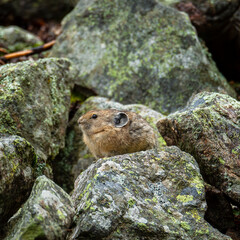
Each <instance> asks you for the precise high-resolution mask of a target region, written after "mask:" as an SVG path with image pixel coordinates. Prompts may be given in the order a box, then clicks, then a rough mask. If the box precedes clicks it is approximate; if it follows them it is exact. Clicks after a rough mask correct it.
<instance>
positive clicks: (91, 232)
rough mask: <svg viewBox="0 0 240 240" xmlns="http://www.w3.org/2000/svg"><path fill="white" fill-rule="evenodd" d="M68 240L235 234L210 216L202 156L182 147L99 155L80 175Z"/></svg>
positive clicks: (204, 237) (186, 239)
mask: <svg viewBox="0 0 240 240" xmlns="http://www.w3.org/2000/svg"><path fill="white" fill-rule="evenodd" d="M72 198H73V200H74V202H75V207H76V209H77V211H76V216H75V224H76V227H74V228H73V231H72V234H70V235H69V236H68V237H67V239H83V238H84V239H86V240H87V239H112V240H113V239H126V240H128V239H129V240H130V239H143V238H144V239H146V240H147V239H152V240H154V239H156V240H157V239H163V240H164V239H169V240H170V239H184V240H188V239H189V240H193V239H206V240H207V239H208V240H209V239H216V240H217V239H230V238H229V237H227V236H224V235H222V234H221V233H220V232H218V231H217V230H216V229H214V228H212V227H211V226H210V225H209V224H208V223H207V222H206V221H205V220H204V219H203V215H204V211H205V207H206V203H205V200H204V185H203V181H202V177H201V175H200V173H199V169H198V166H197V163H196V161H195V160H194V158H193V157H192V156H190V155H189V154H187V153H184V152H182V151H180V150H179V149H178V148H177V147H166V148H164V149H163V151H160V152H156V151H155V150H148V151H145V152H138V153H133V154H126V155H121V156H115V157H111V158H104V159H99V160H98V161H97V162H96V163H95V164H92V165H91V166H90V167H89V168H88V169H87V170H85V171H84V172H83V173H82V174H81V175H80V176H79V177H78V179H77V180H76V182H75V188H74V191H73V194H72Z"/></svg>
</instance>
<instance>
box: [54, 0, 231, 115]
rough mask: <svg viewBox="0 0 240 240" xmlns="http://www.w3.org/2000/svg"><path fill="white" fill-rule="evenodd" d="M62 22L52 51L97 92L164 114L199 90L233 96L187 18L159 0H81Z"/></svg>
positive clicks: (182, 103)
mask: <svg viewBox="0 0 240 240" xmlns="http://www.w3.org/2000/svg"><path fill="white" fill-rule="evenodd" d="M62 25H63V33H62V34H61V35H60V36H59V38H58V39H57V43H56V44H55V46H54V47H53V50H52V52H51V56H56V57H60V56H64V57H68V58H69V59H71V60H72V61H73V62H74V63H75V65H76V67H77V73H78V78H76V82H77V84H79V85H81V86H83V87H86V88H89V89H91V90H93V91H95V92H96V93H97V94H98V95H101V96H104V97H109V98H111V99H114V100H116V101H119V102H121V103H124V104H126V103H141V104H144V105H147V106H149V107H151V108H153V109H155V110H157V111H159V112H162V113H164V112H165V113H168V112H173V111H175V110H176V109H178V108H179V107H182V106H184V105H185V104H186V102H187V101H188V99H189V97H190V96H191V95H192V93H196V92H199V91H202V90H207V91H216V92H224V93H228V94H230V95H231V96H235V93H234V91H233V90H232V89H231V88H230V87H229V85H228V84H227V82H226V80H225V78H224V77H223V76H222V75H221V74H220V73H219V71H218V70H217V68H216V66H215V64H214V63H213V61H212V60H211V58H210V56H209V54H207V53H206V50H205V49H203V48H202V46H201V44H200V41H199V39H198V37H197V34H196V32H195V29H194V27H193V26H192V25H191V23H190V21H189V19H188V17H187V16H186V15H185V14H184V13H181V12H179V11H177V10H175V9H173V8H171V7H167V6H165V5H163V4H161V3H159V1H157V0H150V1H136V0H134V1H127V0H115V1H109V0H104V1H96V0H91V1H87V0H80V1H79V2H78V4H77V6H76V7H75V9H74V10H73V11H72V12H71V13H70V14H69V15H67V16H66V17H65V18H64V20H63V22H62ZM73 46H74V47H73Z"/></svg>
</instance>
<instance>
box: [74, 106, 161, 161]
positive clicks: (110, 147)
mask: <svg viewBox="0 0 240 240" xmlns="http://www.w3.org/2000/svg"><path fill="white" fill-rule="evenodd" d="M78 123H79V125H80V128H81V130H82V132H83V141H84V142H85V144H86V145H87V147H88V148H89V150H90V151H91V153H92V154H93V155H94V157H95V158H96V159H98V158H102V157H110V156H115V155H121V154H125V153H133V152H138V151H143V150H147V149H151V148H154V147H155V146H156V143H157V139H156V135H155V133H154V131H153V128H152V127H151V126H150V125H149V124H148V123H147V122H146V121H145V120H144V119H143V118H142V117H141V116H139V115H138V114H136V113H134V112H129V111H118V110H116V109H107V110H96V111H95V110H92V111H89V112H87V113H86V114H84V115H83V116H81V117H80V118H79V120H78Z"/></svg>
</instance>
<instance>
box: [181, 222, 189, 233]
mask: <svg viewBox="0 0 240 240" xmlns="http://www.w3.org/2000/svg"><path fill="white" fill-rule="evenodd" d="M180 225H181V227H182V228H184V229H185V230H188V231H189V230H190V229H191V226H190V225H189V224H188V223H187V222H183V221H182V222H181V223H180Z"/></svg>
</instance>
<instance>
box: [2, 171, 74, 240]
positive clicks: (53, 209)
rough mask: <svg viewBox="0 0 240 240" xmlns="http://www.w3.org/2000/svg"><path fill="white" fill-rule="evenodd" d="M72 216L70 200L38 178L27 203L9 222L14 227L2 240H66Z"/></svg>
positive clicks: (55, 187)
mask: <svg viewBox="0 0 240 240" xmlns="http://www.w3.org/2000/svg"><path fill="white" fill-rule="evenodd" d="M73 215H74V207H73V203H72V200H71V198H70V196H69V195H68V194H67V193H65V192H64V191H63V190H62V189H61V188H60V187H59V186H57V185H56V184H55V183H54V182H52V181H51V180H49V179H48V178H46V177H45V176H41V177H39V178H37V179H36V182H35V184H34V186H33V189H32V192H31V195H30V197H29V199H28V200H27V202H26V203H25V204H24V205H23V207H22V208H21V209H19V211H18V212H17V213H16V214H15V215H14V216H13V217H12V218H11V221H10V223H12V225H13V227H12V229H11V231H10V233H9V235H8V236H7V237H6V238H5V240H18V239H22V240H34V239H48V240H56V239H59V240H65V239H66V238H65V236H66V234H67V229H68V228H69V226H70V224H71V221H72V217H73Z"/></svg>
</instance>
